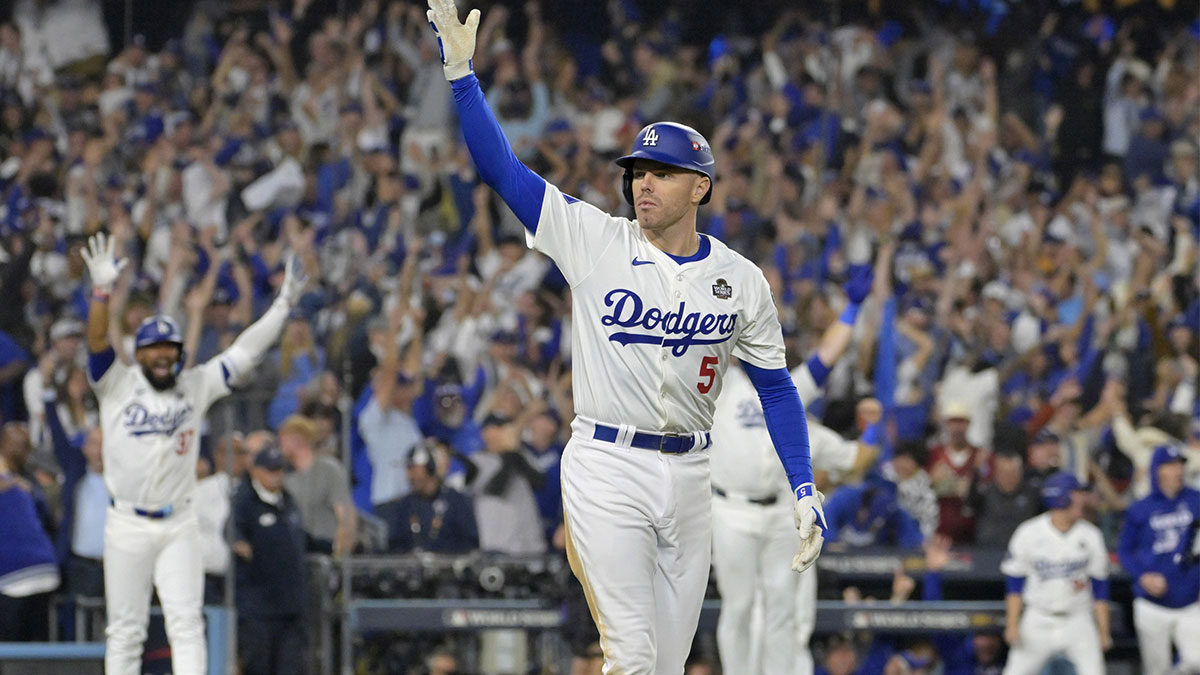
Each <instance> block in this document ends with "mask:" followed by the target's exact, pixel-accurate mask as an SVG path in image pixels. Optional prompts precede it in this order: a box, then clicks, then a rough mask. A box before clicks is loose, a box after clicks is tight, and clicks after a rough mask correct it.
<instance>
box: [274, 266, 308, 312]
mask: <svg viewBox="0 0 1200 675" xmlns="http://www.w3.org/2000/svg"><path fill="white" fill-rule="evenodd" d="M307 285H308V275H307V274H305V273H304V270H303V269H302V268H301V267H300V262H299V261H298V260H296V256H295V255H289V256H288V257H287V260H286V261H285V262H284V264H283V283H282V284H280V285H279V299H281V300H283V301H284V302H285V303H287V306H288V307H295V306H296V303H298V302H300V297H301V296H302V295H304V287H305V286H307Z"/></svg>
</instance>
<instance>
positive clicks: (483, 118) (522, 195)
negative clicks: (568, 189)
mask: <svg viewBox="0 0 1200 675" xmlns="http://www.w3.org/2000/svg"><path fill="white" fill-rule="evenodd" d="M450 87H451V88H452V89H453V90H454V102H455V103H456V104H457V105H458V119H459V122H460V124H461V125H462V132H463V138H464V139H465V140H466V141H467V149H468V150H470V152H471V159H473V160H475V168H476V169H478V170H479V177H480V178H482V179H483V182H484V183H487V184H488V185H489V186H491V188H492V189H493V190H495V191H496V192H497V193H498V194H499V195H500V198H501V199H503V200H504V203H505V204H508V208H510V209H512V211H513V213H515V214H516V215H517V218H518V219H520V221H521V224H522V225H524V226H525V229H527V230H529V231H530V232H531V233H532V232H535V231H537V224H538V219H539V218H540V217H541V215H542V199H543V198H544V197H545V195H546V181H545V179H543V178H542V177H541V176H539V175H537V174H536V173H534V172H533V170H531V169H530V168H529V167H527V166H525V165H524V164H522V163H521V160H519V159H517V156H516V155H515V154H513V150H512V146H510V145H509V144H508V139H506V138H505V137H504V132H503V131H501V129H500V124H499V123H498V122H496V116H495V115H493V114H492V110H491V108H489V107H488V105H487V101H486V100H484V98H483V90H482V89H480V88H479V80H478V79H477V78H476V77H475V74H474V73H472V74H470V75H467V76H466V77H460V78H458V79H457V80H454V81H453V82H451V83H450Z"/></svg>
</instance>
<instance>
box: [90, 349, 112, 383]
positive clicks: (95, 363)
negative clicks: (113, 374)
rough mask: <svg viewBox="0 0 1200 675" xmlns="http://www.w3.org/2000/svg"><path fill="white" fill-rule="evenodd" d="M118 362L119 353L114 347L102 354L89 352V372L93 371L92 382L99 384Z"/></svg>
mask: <svg viewBox="0 0 1200 675" xmlns="http://www.w3.org/2000/svg"><path fill="white" fill-rule="evenodd" d="M116 360H117V352H116V350H114V349H113V348H112V347H109V348H108V349H105V350H104V351H102V352H88V370H89V371H91V375H92V382H99V381H100V378H102V377H104V374H105V373H107V372H108V368H109V366H111V365H112V364H113V361H116Z"/></svg>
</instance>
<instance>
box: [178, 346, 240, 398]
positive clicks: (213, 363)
mask: <svg viewBox="0 0 1200 675" xmlns="http://www.w3.org/2000/svg"><path fill="white" fill-rule="evenodd" d="M185 375H186V376H187V377H188V379H189V380H190V381H194V382H195V384H194V385H192V386H194V387H195V391H196V398H197V400H198V402H199V403H200V405H201V406H202V407H201V409H202V410H205V411H207V410H208V408H209V406H211V405H212V404H214V403H216V402H217V401H218V400H220V399H221V398H223V397H225V396H228V395H229V392H230V391H231V389H230V388H229V381H228V380H229V378H230V377H232V373H230V372H229V369H228V367H227V366H225V365H224V361H222V360H221V359H220V358H215V359H210V360H209V361H207V362H206V363H205V364H204V365H202V366H199V367H197V368H192V369H189V370H188V371H185V372H184V373H183V374H182V375H181V376H180V377H183V376H185Z"/></svg>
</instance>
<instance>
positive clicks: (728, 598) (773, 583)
mask: <svg viewBox="0 0 1200 675" xmlns="http://www.w3.org/2000/svg"><path fill="white" fill-rule="evenodd" d="M712 500H713V503H712V512H713V568H714V569H715V571H716V574H717V588H718V589H719V590H720V591H721V615H720V617H718V619H717V648H718V649H719V650H720V653H721V669H722V670H723V671H724V672H727V673H745V674H746V675H756V674H757V673H765V674H766V675H790V674H791V673H792V672H793V669H794V668H795V667H796V663H797V658H798V657H797V652H798V651H799V650H798V649H797V645H796V637H797V629H798V628H799V625H798V624H799V622H798V620H797V619H798V617H797V614H796V611H797V601H798V598H799V596H798V594H797V590H798V589H797V586H798V583H799V575H797V574H796V573H795V572H793V571H792V556H794V555H795V553H796V547H797V546H798V545H799V541H800V538H799V536H798V535H797V534H796V528H795V525H794V524H793V522H792V521H793V518H792V508H791V504H790V503H789V502H786V501H785V502H780V503H776V504H773V505H770V506H761V505H758V504H751V503H748V502H746V501H744V500H741V499H738V498H737V497H736V496H734V495H730V496H727V497H722V496H719V495H717V496H714V497H713V498H712ZM814 579H815V577H814ZM815 588H816V587H815V585H814V586H813V589H814V590H815ZM756 601H757V603H758V604H760V605H761V613H762V616H761V621H760V620H757V619H756V616H755V606H756ZM811 632H812V626H811V623H810V625H809V633H810V634H811ZM803 644H805V645H807V644H808V642H807V639H806V640H805V641H804V643H803ZM756 657H757V658H756ZM760 663H761V667H760V665H759V664H760Z"/></svg>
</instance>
